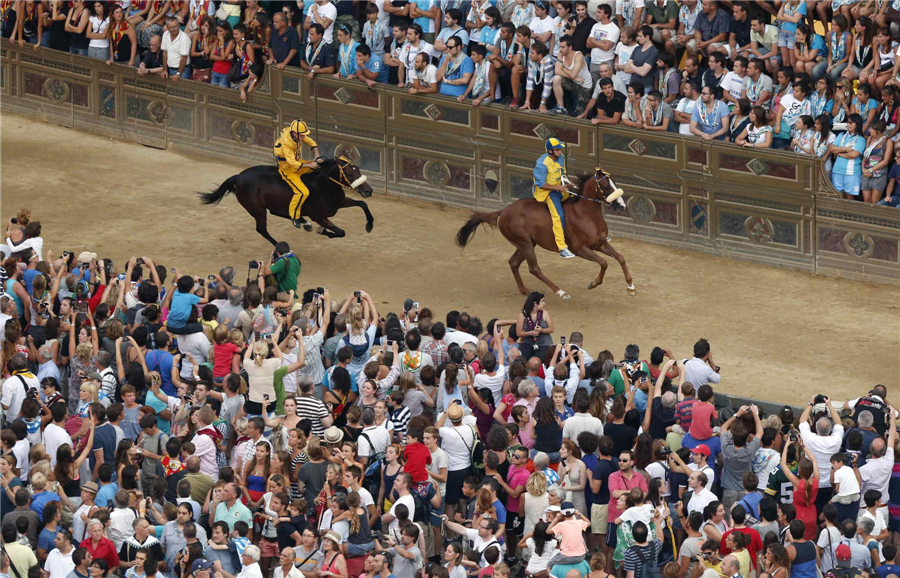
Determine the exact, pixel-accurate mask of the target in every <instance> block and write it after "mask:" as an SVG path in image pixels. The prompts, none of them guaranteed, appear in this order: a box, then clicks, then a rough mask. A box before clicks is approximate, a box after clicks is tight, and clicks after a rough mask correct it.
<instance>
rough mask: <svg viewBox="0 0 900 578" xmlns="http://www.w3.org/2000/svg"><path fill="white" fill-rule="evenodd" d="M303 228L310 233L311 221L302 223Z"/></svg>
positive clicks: (311, 228)
mask: <svg viewBox="0 0 900 578" xmlns="http://www.w3.org/2000/svg"><path fill="white" fill-rule="evenodd" d="M303 230H304V231H306V232H307V233H312V230H313V226H312V223H303Z"/></svg>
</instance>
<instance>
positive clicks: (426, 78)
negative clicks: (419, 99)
mask: <svg viewBox="0 0 900 578" xmlns="http://www.w3.org/2000/svg"><path fill="white" fill-rule="evenodd" d="M416 79H418V80H419V85H420V86H422V87H423V88H430V87H432V86H434V85H435V84H436V83H437V66H435V65H433V64H427V65H425V70H424V71H422V78H419V73H418V71H415V70H413V71H410V76H409V78H407V79H406V84H412V82H413V81H414V80H416Z"/></svg>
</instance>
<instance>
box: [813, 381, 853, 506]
mask: <svg viewBox="0 0 900 578" xmlns="http://www.w3.org/2000/svg"><path fill="white" fill-rule="evenodd" d="M821 404H824V405H825V408H826V415H830V416H831V420H829V419H828V417H826V415H821V416H820V417H818V418H817V419H816V422H815V425H816V431H815V432H813V431H812V428H811V427H810V421H811V420H810V416H812V414H813V409H814V408H815V406H818V405H821ZM798 429H799V430H800V439H802V440H803V446H804V448H808V449H809V451H810V452H811V453H812V455H813V456H814V457H815V459H816V464H817V465H818V466H819V494H818V496H817V497H816V510H818V511H820V512H821V511H822V508H824V507H825V504H827V503H828V502H829V501H831V496H832V495H833V494H834V492H833V490H832V488H831V481H830V480H831V456H833V455H834V454H836V453H837V452H839V451H841V442H842V440H843V438H844V426H843V425H842V424H841V416H840V415H838V412H837V410H836V409H834V406H832V405H831V398H830V397H828V396H827V395H822V394H818V395H813V396H811V397H810V400H809V404H808V405H807V406H806V409H804V410H803V413H802V414H801V415H800V425H799V428H798ZM857 491H858V490H857ZM854 519H855V518H854Z"/></svg>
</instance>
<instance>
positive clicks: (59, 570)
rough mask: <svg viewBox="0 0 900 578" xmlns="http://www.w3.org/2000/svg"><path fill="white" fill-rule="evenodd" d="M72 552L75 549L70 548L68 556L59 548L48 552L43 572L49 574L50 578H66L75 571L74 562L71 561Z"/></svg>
mask: <svg viewBox="0 0 900 578" xmlns="http://www.w3.org/2000/svg"><path fill="white" fill-rule="evenodd" d="M74 551H75V548H72V549H71V550H70V551H69V553H68V554H63V553H62V552H60V551H59V548H54V549H52V550H50V553H49V554H47V560H46V561H45V562H44V570H45V571H47V572H49V573H50V578H66V576H68V575H69V572H71V571H72V570H74V569H75V562H73V561H72V552H74Z"/></svg>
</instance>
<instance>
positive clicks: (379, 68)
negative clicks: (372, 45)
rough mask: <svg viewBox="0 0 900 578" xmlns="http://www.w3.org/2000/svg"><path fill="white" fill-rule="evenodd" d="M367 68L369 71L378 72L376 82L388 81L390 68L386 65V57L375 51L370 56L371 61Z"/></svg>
mask: <svg viewBox="0 0 900 578" xmlns="http://www.w3.org/2000/svg"><path fill="white" fill-rule="evenodd" d="M366 70H368V71H369V72H377V73H378V77H377V78H376V79H375V82H379V83H387V81H388V74H389V73H390V70H388V67H387V66H385V65H384V59H383V58H381V57H380V56H378V55H377V54H375V53H374V52H373V53H372V54H371V55H370V56H369V62H368V63H367V64H366Z"/></svg>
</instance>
